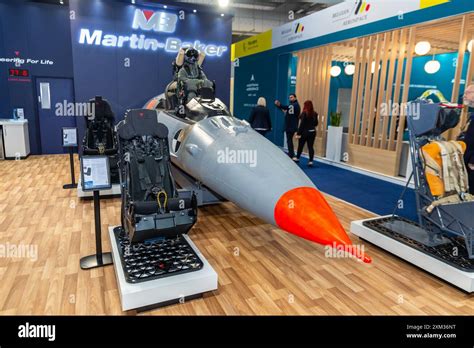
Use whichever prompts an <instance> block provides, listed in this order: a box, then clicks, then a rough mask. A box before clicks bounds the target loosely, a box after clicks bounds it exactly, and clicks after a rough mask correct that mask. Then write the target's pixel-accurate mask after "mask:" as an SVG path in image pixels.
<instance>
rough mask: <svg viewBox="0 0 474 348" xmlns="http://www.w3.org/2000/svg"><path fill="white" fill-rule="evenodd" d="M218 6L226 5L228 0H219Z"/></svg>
mask: <svg viewBox="0 0 474 348" xmlns="http://www.w3.org/2000/svg"><path fill="white" fill-rule="evenodd" d="M219 6H220V7H227V6H229V0H219Z"/></svg>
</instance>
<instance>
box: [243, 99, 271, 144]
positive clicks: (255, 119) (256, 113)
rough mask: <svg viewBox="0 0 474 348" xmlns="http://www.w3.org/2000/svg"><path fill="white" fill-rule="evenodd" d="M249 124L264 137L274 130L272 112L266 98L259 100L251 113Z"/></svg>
mask: <svg viewBox="0 0 474 348" xmlns="http://www.w3.org/2000/svg"><path fill="white" fill-rule="evenodd" d="M249 123H250V125H251V126H252V128H253V129H255V130H256V131H257V132H258V133H260V134H261V135H263V136H265V134H266V133H267V132H268V131H269V130H271V129H272V121H271V119H270V111H269V110H268V108H267V102H266V100H265V98H263V97H260V98H258V102H257V106H256V107H254V108H253V109H252V112H251V113H250V119H249Z"/></svg>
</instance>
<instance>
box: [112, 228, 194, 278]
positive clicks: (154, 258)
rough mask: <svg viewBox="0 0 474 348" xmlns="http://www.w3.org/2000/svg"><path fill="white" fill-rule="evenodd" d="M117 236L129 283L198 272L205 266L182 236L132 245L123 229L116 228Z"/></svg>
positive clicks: (115, 233)
mask: <svg viewBox="0 0 474 348" xmlns="http://www.w3.org/2000/svg"><path fill="white" fill-rule="evenodd" d="M114 235H115V240H116V242H117V246H118V249H119V253H120V258H121V260H122V266H123V270H124V273H125V279H126V281H127V282H129V283H139V282H144V281H148V280H153V279H158V278H163V277H168V276H174V275H178V274H182V273H188V272H193V271H198V270H200V269H202V267H203V262H202V261H201V259H200V258H199V257H198V256H197V255H196V253H195V252H194V250H193V248H191V246H190V245H189V243H188V242H187V241H186V239H185V238H184V237H183V236H179V237H174V238H160V239H154V240H152V241H147V242H144V243H133V244H130V241H129V239H128V237H127V235H126V234H125V233H122V228H121V227H116V228H114Z"/></svg>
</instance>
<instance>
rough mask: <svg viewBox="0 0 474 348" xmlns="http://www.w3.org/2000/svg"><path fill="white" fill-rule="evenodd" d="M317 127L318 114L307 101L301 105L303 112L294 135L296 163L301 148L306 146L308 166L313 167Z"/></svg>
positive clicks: (301, 151)
mask: <svg viewBox="0 0 474 348" xmlns="http://www.w3.org/2000/svg"><path fill="white" fill-rule="evenodd" d="M317 126H318V113H317V112H316V111H314V107H313V103H312V102H311V100H307V101H305V102H304V105H303V112H302V113H301V122H300V126H299V127H298V131H297V133H296V138H297V139H298V152H297V154H296V159H294V160H295V161H296V162H299V160H300V157H301V154H302V153H303V147H304V146H305V144H307V145H308V152H309V162H308V166H310V167H312V166H313V159H314V141H315V139H316V127H317Z"/></svg>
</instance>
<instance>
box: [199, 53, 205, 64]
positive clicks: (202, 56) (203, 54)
mask: <svg viewBox="0 0 474 348" xmlns="http://www.w3.org/2000/svg"><path fill="white" fill-rule="evenodd" d="M204 58H206V54H205V53H204V52H201V51H199V59H198V65H199V66H202V63H204Z"/></svg>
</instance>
